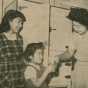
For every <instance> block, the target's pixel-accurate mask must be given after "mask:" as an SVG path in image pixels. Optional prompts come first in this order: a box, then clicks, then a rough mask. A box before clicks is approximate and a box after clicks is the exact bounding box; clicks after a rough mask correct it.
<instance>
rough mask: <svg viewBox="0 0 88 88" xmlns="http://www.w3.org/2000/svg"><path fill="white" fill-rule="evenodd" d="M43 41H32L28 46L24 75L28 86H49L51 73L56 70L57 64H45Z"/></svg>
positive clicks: (44, 87) (25, 55) (40, 87)
mask: <svg viewBox="0 0 88 88" xmlns="http://www.w3.org/2000/svg"><path fill="white" fill-rule="evenodd" d="M43 54H44V45H43V43H41V42H40V43H31V44H29V45H28V46H27V48H26V50H25V53H24V57H25V63H26V69H25V72H24V77H25V80H26V83H25V85H26V87H27V88H47V87H48V81H49V79H50V78H51V76H50V75H49V74H50V73H53V72H54V69H55V66H53V65H49V66H48V67H47V68H44V66H43Z"/></svg>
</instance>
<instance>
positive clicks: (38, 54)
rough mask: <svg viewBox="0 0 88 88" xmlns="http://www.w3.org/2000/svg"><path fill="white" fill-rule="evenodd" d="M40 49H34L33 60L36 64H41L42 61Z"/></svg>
mask: <svg viewBox="0 0 88 88" xmlns="http://www.w3.org/2000/svg"><path fill="white" fill-rule="evenodd" d="M42 52H43V51H42V49H38V50H36V51H35V54H34V58H33V62H34V63H36V64H41V63H42V62H43V56H42Z"/></svg>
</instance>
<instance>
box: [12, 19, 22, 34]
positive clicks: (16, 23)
mask: <svg viewBox="0 0 88 88" xmlns="http://www.w3.org/2000/svg"><path fill="white" fill-rule="evenodd" d="M10 28H11V31H12V32H13V33H17V32H19V31H20V29H21V28H23V21H22V19H21V18H20V17H16V18H14V19H13V20H12V21H10Z"/></svg>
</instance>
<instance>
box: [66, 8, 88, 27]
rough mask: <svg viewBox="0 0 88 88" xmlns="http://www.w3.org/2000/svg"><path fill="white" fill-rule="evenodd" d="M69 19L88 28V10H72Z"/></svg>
mask: <svg viewBox="0 0 88 88" xmlns="http://www.w3.org/2000/svg"><path fill="white" fill-rule="evenodd" d="M67 18H68V19H70V20H72V21H77V22H79V23H80V24H83V25H85V26H88V10H87V9H84V8H71V11H70V13H69V15H68V16H67Z"/></svg>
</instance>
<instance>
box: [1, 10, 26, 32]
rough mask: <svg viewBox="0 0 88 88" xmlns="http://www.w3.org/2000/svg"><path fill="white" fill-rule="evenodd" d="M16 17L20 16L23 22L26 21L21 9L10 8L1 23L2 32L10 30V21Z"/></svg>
mask: <svg viewBox="0 0 88 88" xmlns="http://www.w3.org/2000/svg"><path fill="white" fill-rule="evenodd" d="M16 17H20V18H21V19H22V21H23V22H24V21H26V18H25V16H24V14H23V13H21V12H20V11H17V10H8V11H7V12H6V14H5V15H4V16H3V18H2V22H1V24H0V33H2V32H8V31H9V30H10V24H9V21H12V20H13V19H14V18H16Z"/></svg>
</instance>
